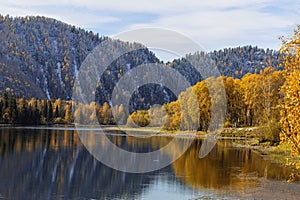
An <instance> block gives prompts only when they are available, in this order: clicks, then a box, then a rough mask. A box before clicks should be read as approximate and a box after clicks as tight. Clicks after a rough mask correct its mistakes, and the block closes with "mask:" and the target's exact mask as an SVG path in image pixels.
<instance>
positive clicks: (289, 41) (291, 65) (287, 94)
mask: <svg viewBox="0 0 300 200" xmlns="http://www.w3.org/2000/svg"><path fill="white" fill-rule="evenodd" d="M281 53H283V54H284V55H285V57H284V59H283V61H282V64H283V65H284V77H285V79H286V81H285V83H284V85H283V86H282V91H283V93H284V101H283V104H282V109H281V120H280V122H281V126H282V133H281V139H282V140H284V141H288V142H290V143H292V144H293V149H294V152H296V153H300V121H299V119H300V25H298V27H297V29H295V31H294V35H293V36H291V37H290V38H282V47H281Z"/></svg>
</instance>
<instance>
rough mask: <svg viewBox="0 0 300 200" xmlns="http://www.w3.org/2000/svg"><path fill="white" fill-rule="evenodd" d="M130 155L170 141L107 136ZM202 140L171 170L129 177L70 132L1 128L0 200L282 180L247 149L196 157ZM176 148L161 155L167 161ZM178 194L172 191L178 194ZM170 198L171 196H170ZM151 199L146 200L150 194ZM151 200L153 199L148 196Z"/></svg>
mask: <svg viewBox="0 0 300 200" xmlns="http://www.w3.org/2000/svg"><path fill="white" fill-rule="evenodd" d="M110 140H111V141H113V142H114V143H115V144H116V145H118V146H120V147H122V148H124V149H126V150H130V151H135V152H147V151H149V150H151V151H154V150H157V149H159V148H160V147H162V146H164V145H166V144H167V143H168V142H170V140H171V138H168V137H151V138H148V139H145V138H143V139H142V140H138V139H135V138H133V137H131V136H116V135H115V136H110ZM201 142H202V141H201V140H196V141H194V142H193V143H192V146H191V148H190V149H189V150H188V151H187V152H186V153H185V154H184V155H183V156H182V157H180V158H179V159H178V160H177V161H176V162H174V163H173V164H172V165H171V166H168V167H166V168H164V169H162V170H159V171H156V172H151V173H146V174H132V173H123V172H120V171H116V170H113V169H111V168H109V167H107V166H105V165H103V164H101V163H100V162H98V161H97V160H95V159H94V158H93V157H92V156H91V155H90V154H89V152H88V151H87V150H86V149H85V147H84V146H83V145H82V144H81V142H80V139H79V137H78V135H77V134H76V133H74V131H72V130H45V129H39V130H34V129H21V128H20V129H11V128H2V129H0V155H1V156H0V198H2V197H4V198H9V199H57V198H69V199H74V198H80V199H82V198H83V199H90V198H95V199H112V198H116V199H136V198H139V197H141V196H143V195H145V194H146V193H151V192H150V191H153V186H157V188H156V191H158V194H159V193H160V192H159V191H161V190H162V188H160V187H159V186H158V185H160V184H161V183H162V182H163V181H162V180H164V181H166V180H167V183H168V186H170V185H171V186H172V187H177V186H178V185H179V186H180V188H181V190H182V191H185V192H189V193H191V194H192V193H193V192H191V190H192V191H199V190H201V189H203V188H208V189H214V193H217V190H218V189H220V188H223V189H224V188H225V190H226V189H228V188H236V189H245V188H249V187H250V188H251V187H253V188H255V187H256V186H257V184H258V183H259V177H266V178H271V179H279V180H281V179H285V178H286V177H287V176H288V174H289V172H288V170H287V169H283V168H281V167H280V166H278V165H276V164H273V163H271V162H269V161H267V160H264V159H263V158H262V157H261V156H259V155H258V154H256V153H253V152H252V151H251V150H248V149H242V148H233V147H232V146H231V143H230V141H219V142H218V144H217V145H216V146H215V148H214V149H213V151H212V152H211V153H210V154H209V156H207V157H205V158H204V159H199V158H198V153H199V149H200V147H201ZM176 151H179V149H178V148H177V149H176V148H174V149H172V150H170V151H169V152H165V154H168V155H169V156H170V157H172V155H173V154H174V153H176ZM182 191H178V192H177V193H176V192H174V195H179V194H180V193H182ZM170 195H171V194H170ZM150 196H151V195H150ZM151 197H152V198H153V197H154V195H152V196H151Z"/></svg>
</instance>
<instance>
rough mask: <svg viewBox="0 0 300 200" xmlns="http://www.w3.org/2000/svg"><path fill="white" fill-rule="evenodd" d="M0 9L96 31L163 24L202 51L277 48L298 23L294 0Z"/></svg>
mask: <svg viewBox="0 0 300 200" xmlns="http://www.w3.org/2000/svg"><path fill="white" fill-rule="evenodd" d="M0 14H2V15H6V14H9V15H11V16H26V15H31V16H35V15H39V16H46V17H52V18H55V19H58V20H61V21H63V22H66V23H69V24H73V25H75V26H78V27H81V28H84V29H87V30H92V31H93V32H96V33H99V34H100V35H105V36H113V35H116V34H118V33H120V32H123V31H127V30H132V29H137V28H145V27H155V28H166V29H169V30H173V31H176V32H179V33H181V34H183V35H185V36H187V37H188V38H190V39H192V40H193V41H195V42H197V43H198V44H199V45H200V46H201V47H203V49H204V50H206V51H212V50H219V49H223V48H227V47H236V46H244V45H257V46H259V47H261V48H272V49H279V47H280V40H279V39H278V38H279V37H280V36H289V35H290V34H292V33H293V30H294V29H295V28H296V25H297V23H300V21H299V19H300V1H299V0H189V1H183V0H159V1H156V0H123V1H121V0H49V1H41V0H26V1H24V0H10V1H7V0H5V1H4V0H0Z"/></svg>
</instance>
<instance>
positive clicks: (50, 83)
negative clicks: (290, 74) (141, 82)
mask: <svg viewBox="0 0 300 200" xmlns="http://www.w3.org/2000/svg"><path fill="white" fill-rule="evenodd" d="M104 40H111V39H109V38H107V37H103V36H101V37H99V35H98V34H94V33H93V32H91V31H85V30H83V29H81V28H77V27H75V26H71V25H68V24H65V23H62V22H60V21H57V20H55V19H51V18H46V17H16V18H12V17H9V16H5V17H4V16H1V15H0V80H1V83H0V91H1V92H3V91H11V92H13V93H15V94H16V95H23V96H25V97H37V98H42V99H44V98H63V99H70V98H71V97H72V88H73V85H74V79H75V75H76V73H78V71H79V68H80V66H81V64H82V62H83V61H84V59H85V58H86V56H87V55H88V54H89V53H90V52H91V51H92V50H93V49H94V48H95V47H96V46H97V45H99V44H100V43H101V42H103V41H104ZM111 41H112V42H113V43H115V44H116V45H118V46H124V47H125V46H128V45H133V46H136V47H138V48H139V50H137V51H133V52H130V53H128V54H126V55H122V56H121V57H120V58H118V59H116V60H115V61H114V62H113V63H112V64H111V65H110V66H108V71H107V73H105V74H103V76H102V77H99V79H100V82H101V84H99V85H101V87H99V88H98V92H97V94H96V100H97V101H99V102H100V103H101V104H102V103H104V102H105V101H110V96H111V94H112V90H113V88H114V86H115V85H116V83H117V82H118V81H119V79H120V77H122V75H124V74H125V73H126V72H128V71H130V70H131V69H133V68H134V67H136V66H138V65H141V64H145V63H160V62H161V61H159V59H157V58H156V56H155V55H154V54H153V53H152V52H151V51H149V50H148V49H147V48H146V47H145V46H143V45H141V44H138V43H133V44H132V43H128V42H122V41H119V40H111ZM107 51H113V49H107ZM103 59H105V58H103ZM188 60H197V61H198V60H204V61H205V60H212V61H213V63H214V64H213V65H212V66H211V67H213V68H217V69H219V71H220V73H221V74H223V75H226V76H233V77H237V78H240V77H242V76H243V75H244V74H246V73H259V71H260V70H261V69H264V68H265V67H267V66H273V67H275V69H280V67H279V61H280V55H279V53H278V52H277V51H273V50H269V49H267V50H263V49H259V48H258V47H251V46H246V47H237V48H230V49H224V50H220V51H214V52H210V53H203V52H196V53H194V54H189V55H187V56H186V57H185V58H181V59H177V60H174V61H172V62H169V63H167V66H169V67H172V68H174V69H176V70H178V71H179V72H180V73H181V74H182V75H184V76H185V77H186V78H187V79H188V80H189V82H190V83H191V84H195V83H196V82H198V81H200V80H202V77H201V75H200V74H199V73H198V72H197V71H196V70H195V69H194V68H193V67H192V65H191V63H189V62H188ZM132 80H134V77H132ZM175 99H176V96H175V95H174V94H172V92H170V91H169V90H168V89H167V88H165V87H163V86H160V85H157V84H150V85H148V86H146V87H144V86H143V87H141V86H140V88H139V89H138V90H137V91H135V92H134V94H133V96H132V98H131V104H130V105H131V107H132V108H133V109H145V108H149V106H150V105H152V104H162V103H168V102H170V101H174V100H175Z"/></svg>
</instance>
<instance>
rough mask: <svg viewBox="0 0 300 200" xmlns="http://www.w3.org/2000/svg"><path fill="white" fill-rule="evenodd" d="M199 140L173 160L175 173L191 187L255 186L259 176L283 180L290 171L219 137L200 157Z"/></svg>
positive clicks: (239, 187)
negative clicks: (232, 146)
mask: <svg viewBox="0 0 300 200" xmlns="http://www.w3.org/2000/svg"><path fill="white" fill-rule="evenodd" d="M201 143H202V141H201V140H195V141H194V143H193V144H192V147H191V148H190V149H189V150H188V151H187V152H186V153H185V154H184V155H183V156H182V157H180V158H179V159H178V160H177V161H175V162H174V163H173V164H172V167H173V169H174V173H175V175H176V176H177V177H179V178H180V179H181V180H182V181H183V182H185V183H186V184H188V185H190V186H191V187H193V188H202V187H204V188H222V187H230V188H233V187H234V188H238V189H243V188H245V187H249V186H251V185H252V186H255V185H256V184H257V183H258V178H261V177H265V178H268V179H277V180H282V179H286V178H287V177H288V176H289V173H290V171H289V170H288V169H284V168H282V167H280V166H279V165H278V164H275V163H271V162H270V161H268V160H264V159H263V158H262V157H261V156H260V155H259V154H257V153H255V152H253V151H251V150H250V149H246V148H231V147H230V141H219V142H218V143H217V145H216V146H215V147H214V148H213V150H212V151H211V152H210V153H209V155H208V156H206V157H204V158H202V159H199V158H198V155H199V150H200V147H201Z"/></svg>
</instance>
